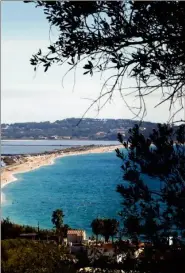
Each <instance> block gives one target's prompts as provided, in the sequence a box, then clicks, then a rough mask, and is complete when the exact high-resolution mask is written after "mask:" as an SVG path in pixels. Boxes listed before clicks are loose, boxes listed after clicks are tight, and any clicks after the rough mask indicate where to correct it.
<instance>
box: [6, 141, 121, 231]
mask: <svg viewBox="0 0 185 273" xmlns="http://www.w3.org/2000/svg"><path fill="white" fill-rule="evenodd" d="M92 144H94V145H101V144H103V145H110V144H112V145H114V144H115V145H117V144H118V142H117V141H115V142H114V141H106V142H105V141H101V142H100V141H72V140H69V141H66V140H62V141H57V140H56V141H55V140H49V141H48V140H43V141H42V140H41V141H40V140H39V141H2V144H1V145H2V147H1V149H2V154H27V153H29V154H34V153H40V152H44V151H51V150H55V149H64V148H67V147H73V146H81V145H82V146H83V145H92ZM121 165H122V162H121V160H120V159H119V158H118V157H117V156H116V153H115V152H108V153H100V154H95V153H94V154H93V153H92V154H84V155H74V156H66V157H63V158H58V159H56V160H55V162H54V164H53V165H49V166H43V167H41V168H39V169H36V170H32V171H30V172H26V173H22V174H17V175H16V178H17V181H15V182H13V183H9V184H8V185H6V186H5V187H4V188H3V189H2V193H3V196H4V198H3V203H2V217H3V218H5V217H9V218H10V220H11V221H13V222H15V223H18V224H24V225H32V226H37V225H38V223H39V226H40V227H41V228H52V223H51V215H52V212H53V211H54V210H56V209H62V210H63V212H64V215H65V217H64V223H65V224H68V225H69V226H70V227H72V228H77V229H84V230H85V231H86V233H87V235H89V236H90V235H91V234H92V232H91V227H90V225H91V222H92V220H93V219H95V218H97V217H102V218H116V219H119V216H118V212H119V211H120V210H121V201H122V200H121V197H120V195H119V193H117V192H116V187H117V185H118V184H121V183H124V181H123V180H122V176H123V173H122V170H121Z"/></svg>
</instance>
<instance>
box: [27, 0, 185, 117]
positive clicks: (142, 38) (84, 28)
mask: <svg viewBox="0 0 185 273" xmlns="http://www.w3.org/2000/svg"><path fill="white" fill-rule="evenodd" d="M25 2H33V3H34V4H35V5H36V7H38V8H41V9H43V12H44V14H45V15H46V19H47V20H48V23H49V25H50V27H53V28H54V27H55V28H56V29H57V31H58V32H57V33H58V37H57V38H56V39H55V41H53V42H52V41H51V40H50V42H51V43H50V45H49V47H48V50H47V51H44V52H43V51H42V50H41V49H40V50H39V51H38V53H36V54H34V55H33V56H32V58H31V60H30V63H31V65H32V66H33V67H34V69H35V70H37V68H38V67H40V66H41V65H43V68H44V71H45V72H46V71H47V70H48V68H49V67H51V66H53V65H54V64H58V65H60V66H59V67H61V65H66V64H68V65H69V70H68V72H69V71H71V70H73V71H74V73H75V71H76V69H77V68H78V67H79V68H81V67H82V66H83V74H84V77H89V76H92V77H93V75H94V74H97V73H99V74H100V75H101V76H103V78H104V79H105V82H104V83H103V86H102V89H101V91H100V94H99V97H98V98H97V99H96V100H95V101H93V102H92V103H91V105H90V107H91V106H92V105H96V104H97V103H99V102H100V100H101V99H102V104H99V106H98V110H101V108H102V107H103V106H104V105H105V104H106V102H108V101H110V100H111V99H112V98H113V97H114V95H115V93H116V92H118V93H119V94H120V99H121V98H122V99H123V102H124V104H123V106H124V105H125V103H127V96H128V95H131V94H132V95H133V94H134V96H135V98H136V99H137V98H138V101H137V106H135V104H129V105H128V104H127V106H128V108H129V109H130V110H131V112H132V113H133V115H134V116H136V117H138V116H140V117H142V118H143V116H144V114H146V108H147V105H146V104H145V101H144V98H145V96H150V95H151V93H154V94H157V95H158V97H159V100H158V102H159V104H160V103H162V102H166V101H167V102H169V104H170V105H171V106H172V104H173V103H175V101H176V100H177V101H179V102H180V105H179V104H177V107H178V108H177V109H176V110H175V111H177V110H180V109H181V105H182V99H183V96H184V84H185V73H184V71H185V51H184V45H185V35H184V32H185V6H184V3H183V2H182V1H152V2H150V3H148V2H146V3H143V2H142V1H130V0H128V1H118V2H116V5H115V3H114V1H86V2H84V1H69V2H66V1H62V2H59V1H25ZM64 73H65V75H66V74H67V72H66V71H65V72H64ZM127 79H130V80H129V81H128V82H127ZM90 107H89V108H90ZM136 107H137V108H136ZM87 110H88V109H87ZM171 110H173V109H172V108H171Z"/></svg>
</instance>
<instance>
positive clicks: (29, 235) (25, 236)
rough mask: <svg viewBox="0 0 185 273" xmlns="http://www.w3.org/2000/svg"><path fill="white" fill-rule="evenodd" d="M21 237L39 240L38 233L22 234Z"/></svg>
mask: <svg viewBox="0 0 185 273" xmlns="http://www.w3.org/2000/svg"><path fill="white" fill-rule="evenodd" d="M20 237H21V238H22V239H30V240H36V239H37V238H38V234H37V233H21V234H20Z"/></svg>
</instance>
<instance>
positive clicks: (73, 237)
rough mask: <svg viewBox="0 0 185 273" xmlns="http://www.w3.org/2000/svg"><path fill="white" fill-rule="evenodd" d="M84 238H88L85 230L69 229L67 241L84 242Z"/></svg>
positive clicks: (73, 242)
mask: <svg viewBox="0 0 185 273" xmlns="http://www.w3.org/2000/svg"><path fill="white" fill-rule="evenodd" d="M84 240H86V233H85V230H76V229H71V230H68V231H67V242H68V243H72V244H76V243H79V244H80V243H82V242H83V241H84Z"/></svg>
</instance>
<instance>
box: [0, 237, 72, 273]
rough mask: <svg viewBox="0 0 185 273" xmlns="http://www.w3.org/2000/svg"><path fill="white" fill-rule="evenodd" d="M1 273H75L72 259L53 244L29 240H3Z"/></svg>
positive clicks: (63, 250)
mask: <svg viewBox="0 0 185 273" xmlns="http://www.w3.org/2000/svg"><path fill="white" fill-rule="evenodd" d="M1 248H2V263H1V270H2V273H10V272H11V273H31V272H34V273H42V272H45V273H51V272H56V273H59V272H66V273H67V272H68V273H69V272H70V273H75V272H76V268H75V263H76V261H75V260H74V257H72V256H71V255H69V254H67V253H66V252H65V249H62V248H58V247H57V246H56V245H54V244H44V243H42V242H37V243H35V242H33V241H30V240H23V239H19V240H18V239H14V240H3V241H2V244H1Z"/></svg>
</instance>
